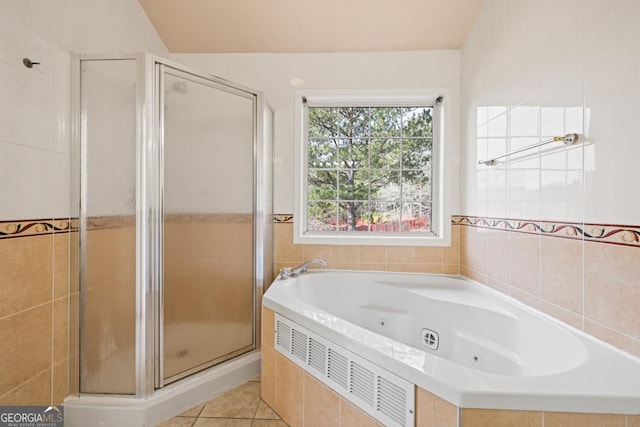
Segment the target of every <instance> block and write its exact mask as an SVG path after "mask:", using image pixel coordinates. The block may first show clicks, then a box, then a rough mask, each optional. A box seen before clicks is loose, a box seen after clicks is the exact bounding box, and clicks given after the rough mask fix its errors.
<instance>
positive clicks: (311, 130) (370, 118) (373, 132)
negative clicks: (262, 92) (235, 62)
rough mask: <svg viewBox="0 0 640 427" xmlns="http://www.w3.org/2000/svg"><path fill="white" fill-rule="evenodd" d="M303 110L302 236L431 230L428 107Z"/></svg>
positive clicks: (430, 114) (430, 108)
mask: <svg viewBox="0 0 640 427" xmlns="http://www.w3.org/2000/svg"><path fill="white" fill-rule="evenodd" d="M306 112H307V122H306V123H307V126H306V133H305V149H306V154H307V156H306V159H307V165H306V177H305V178H306V179H305V180H306V196H307V197H306V201H307V203H306V224H305V227H306V233H308V234H327V233H330V234H336V233H337V234H353V233H355V234H363V233H364V234H374V235H381V234H385V235H386V234H395V235H404V234H407V233H412V234H420V235H433V231H434V230H433V227H432V224H433V222H432V219H433V216H432V210H433V187H432V182H433V167H432V157H433V125H434V120H433V112H434V107H433V106H432V105H413V106H394V105H386V106H379V105H376V106H343V105H340V106H327V105H322V106H314V105H307V109H306Z"/></svg>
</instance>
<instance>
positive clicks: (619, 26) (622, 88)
mask: <svg viewBox="0 0 640 427" xmlns="http://www.w3.org/2000/svg"><path fill="white" fill-rule="evenodd" d="M639 21H640V2H638V1H637V0H618V1H615V2H602V1H598V0H566V1H562V2H557V1H554V0H541V1H535V2H531V1H528V0H487V1H486V3H485V6H484V8H483V10H482V12H481V14H480V16H479V18H478V20H477V21H476V23H475V26H474V29H473V30H472V32H471V34H470V35H469V37H468V38H467V40H466V42H465V45H464V49H463V52H462V112H461V116H462V117H463V118H464V119H465V120H464V121H463V130H462V135H463V140H462V142H461V151H462V158H461V164H462V165H463V166H462V171H461V175H462V182H463V190H462V197H461V213H462V214H468V215H480V216H482V215H491V216H502V214H506V215H507V216H508V217H512V218H526V219H544V220H561V221H576V222H580V221H586V222H600V223H613V224H638V223H639V222H638V221H639V218H640V199H638V198H637V197H635V196H634V194H635V192H636V191H637V190H636V189H635V187H636V186H637V183H638V182H640V168H638V167H637V159H639V158H640V145H639V144H637V138H638V135H639V134H640V120H638V117H640V50H639V49H638V43H640V26H638V25H637V22H639ZM568 132H576V133H580V134H582V135H583V143H582V144H581V145H579V146H577V147H570V148H563V147H561V146H558V145H556V146H552V147H550V148H549V146H547V147H545V148H543V149H541V150H533V151H532V152H531V155H529V156H516V157H517V159H516V158H514V159H512V160H511V161H509V162H506V163H503V164H502V165H501V166H498V167H497V168H493V169H489V168H487V167H485V166H479V165H478V164H477V161H478V160H479V159H480V158H484V157H485V156H487V155H489V156H490V155H492V154H499V153H498V152H500V151H501V150H503V149H504V146H505V141H504V140H503V138H504V136H505V135H506V145H507V147H508V148H509V149H514V148H517V147H519V146H522V145H526V144H528V143H531V142H535V141H539V140H542V139H546V138H548V137H550V136H554V135H562V134H564V133H568ZM505 173H506V178H505ZM505 180H506V201H503V200H502V198H503V195H504V193H505Z"/></svg>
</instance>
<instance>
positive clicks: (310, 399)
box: [262, 307, 382, 427]
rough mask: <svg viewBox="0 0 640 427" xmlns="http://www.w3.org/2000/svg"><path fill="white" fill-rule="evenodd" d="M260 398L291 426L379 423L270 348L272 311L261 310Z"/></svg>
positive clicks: (346, 426) (355, 426) (374, 426)
mask: <svg viewBox="0 0 640 427" xmlns="http://www.w3.org/2000/svg"><path fill="white" fill-rule="evenodd" d="M262 319H263V323H262V399H263V400H264V401H265V402H266V403H267V404H269V406H271V407H272V408H273V409H274V410H275V411H276V412H277V413H278V415H280V416H281V417H282V419H283V420H285V421H286V422H287V424H289V425H290V426H292V427H299V426H306V427H311V426H336V427H381V426H382V424H380V423H378V422H377V421H376V420H374V419H373V418H371V417H370V416H369V415H367V414H366V413H365V412H363V411H362V410H360V409H359V408H357V407H355V406H353V405H352V404H351V403H349V402H348V401H347V400H345V399H343V398H342V397H341V396H339V395H338V394H337V393H335V392H334V391H333V390H331V389H330V388H329V387H327V386H325V385H324V384H322V383H321V382H319V381H318V380H316V379H315V378H313V377H312V376H311V375H309V374H307V373H306V372H304V371H303V370H302V369H301V368H299V367H298V366H297V365H295V364H294V363H293V362H291V361H290V360H289V359H287V358H286V357H284V356H282V355H281V354H280V353H278V352H277V351H275V349H274V347H273V334H274V329H273V328H274V312H273V311H272V310H270V309H268V308H266V307H263V308H262Z"/></svg>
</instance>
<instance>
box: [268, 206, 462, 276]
mask: <svg viewBox="0 0 640 427" xmlns="http://www.w3.org/2000/svg"><path fill="white" fill-rule="evenodd" d="M292 219H293V216H292V215H276V216H275V224H274V234H275V235H274V260H275V263H274V270H273V271H274V274H277V273H278V272H279V271H280V269H281V268H283V267H291V266H295V265H298V264H301V263H302V262H304V261H306V260H309V259H313V258H318V259H322V260H324V261H326V262H327V263H328V268H331V269H345V270H375V271H402V272H417V273H445V274H458V266H459V252H460V250H459V245H460V234H459V230H458V227H453V228H452V230H451V246H450V247H444V248H443V247H424V246H367V245H297V244H294V243H293V221H292Z"/></svg>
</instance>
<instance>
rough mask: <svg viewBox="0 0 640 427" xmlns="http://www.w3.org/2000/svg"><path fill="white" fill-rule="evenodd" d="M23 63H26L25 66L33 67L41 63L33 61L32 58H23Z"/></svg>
mask: <svg viewBox="0 0 640 427" xmlns="http://www.w3.org/2000/svg"><path fill="white" fill-rule="evenodd" d="M22 63H23V64H24V66H25V67H27V68H33V66H34V65H40V63H39V62H33V61H32V60H30V59H29V58H22Z"/></svg>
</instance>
